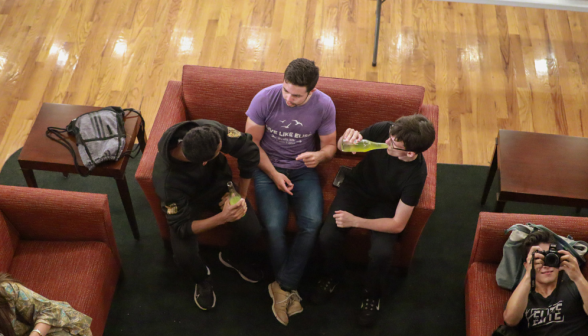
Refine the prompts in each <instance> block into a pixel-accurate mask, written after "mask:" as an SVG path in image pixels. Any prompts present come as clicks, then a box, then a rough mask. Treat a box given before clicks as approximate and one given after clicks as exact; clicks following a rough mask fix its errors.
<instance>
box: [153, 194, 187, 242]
mask: <svg viewBox="0 0 588 336" xmlns="http://www.w3.org/2000/svg"><path fill="white" fill-rule="evenodd" d="M190 209H191V208H190V198H189V197H188V195H184V194H182V193H180V192H174V191H170V190H168V191H167V192H166V197H165V199H162V201H161V210H162V211H163V213H164V214H165V219H167V223H168V225H169V227H170V230H174V232H175V233H176V234H177V235H178V236H179V237H180V238H186V237H188V236H191V235H193V234H194V232H193V231H192V216H191V210H190Z"/></svg>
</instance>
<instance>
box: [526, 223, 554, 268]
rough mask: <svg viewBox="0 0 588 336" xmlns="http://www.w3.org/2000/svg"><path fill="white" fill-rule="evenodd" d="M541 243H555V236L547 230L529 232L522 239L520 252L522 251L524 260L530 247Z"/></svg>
mask: <svg viewBox="0 0 588 336" xmlns="http://www.w3.org/2000/svg"><path fill="white" fill-rule="evenodd" d="M541 243H547V244H555V237H554V236H553V235H552V234H551V233H549V232H545V231H542V230H539V231H535V232H532V233H530V234H529V235H528V236H527V237H526V238H525V240H523V244H522V245H521V248H522V249H523V251H522V252H523V253H524V254H523V256H524V259H525V261H526V260H527V255H528V254H529V251H530V250H531V247H533V246H536V245H539V244H541Z"/></svg>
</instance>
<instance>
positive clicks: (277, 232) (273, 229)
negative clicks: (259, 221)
mask: <svg viewBox="0 0 588 336" xmlns="http://www.w3.org/2000/svg"><path fill="white" fill-rule="evenodd" d="M266 230H267V234H268V235H269V236H270V237H272V238H277V237H283V236H285V234H286V233H285V232H284V228H282V227H281V226H279V225H267V226H266Z"/></svg>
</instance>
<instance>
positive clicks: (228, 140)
mask: <svg viewBox="0 0 588 336" xmlns="http://www.w3.org/2000/svg"><path fill="white" fill-rule="evenodd" d="M222 126H223V132H222V133H221V137H222V141H223V146H222V148H221V152H223V153H225V154H229V155H231V156H232V157H234V158H236V159H237V161H238V165H239V176H240V177H241V178H246V179H249V178H252V177H253V172H254V171H255V169H257V166H258V165H259V148H258V147H257V145H256V144H255V142H253V137H252V136H251V134H247V133H243V132H239V131H237V130H236V129H234V128H232V127H227V126H224V125H222Z"/></svg>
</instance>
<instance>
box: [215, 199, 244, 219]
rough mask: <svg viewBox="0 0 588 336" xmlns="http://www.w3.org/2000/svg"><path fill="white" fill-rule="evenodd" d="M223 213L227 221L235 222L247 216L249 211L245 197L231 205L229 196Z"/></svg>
mask: <svg viewBox="0 0 588 336" xmlns="http://www.w3.org/2000/svg"><path fill="white" fill-rule="evenodd" d="M221 213H222V215H223V217H224V218H225V222H227V223H228V222H234V221H236V220H239V219H241V218H242V217H243V216H245V214H246V213H247V203H245V200H244V199H240V200H239V202H237V203H235V204H232V205H231V203H230V202H229V198H228V197H227V200H226V201H225V204H224V206H223V211H222V212H221Z"/></svg>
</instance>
